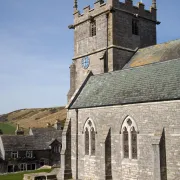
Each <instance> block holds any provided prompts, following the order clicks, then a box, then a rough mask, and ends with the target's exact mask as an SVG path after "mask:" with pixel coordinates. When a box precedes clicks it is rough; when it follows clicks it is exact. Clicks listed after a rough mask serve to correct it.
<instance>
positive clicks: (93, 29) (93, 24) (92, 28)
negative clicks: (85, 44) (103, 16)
mask: <svg viewBox="0 0 180 180" xmlns="http://www.w3.org/2000/svg"><path fill="white" fill-rule="evenodd" d="M90 36H91V37H92V36H96V21H95V20H92V21H91V22H90Z"/></svg>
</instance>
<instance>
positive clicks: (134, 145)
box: [131, 127, 137, 159]
mask: <svg viewBox="0 0 180 180" xmlns="http://www.w3.org/2000/svg"><path fill="white" fill-rule="evenodd" d="M131 148H132V159H137V132H136V130H135V128H134V127H133V128H132V131H131Z"/></svg>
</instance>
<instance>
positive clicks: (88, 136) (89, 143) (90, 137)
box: [84, 120, 96, 156]
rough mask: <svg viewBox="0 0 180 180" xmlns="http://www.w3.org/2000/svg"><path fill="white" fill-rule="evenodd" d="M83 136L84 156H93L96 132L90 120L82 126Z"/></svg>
mask: <svg viewBox="0 0 180 180" xmlns="http://www.w3.org/2000/svg"><path fill="white" fill-rule="evenodd" d="M84 136H85V155H93V156H94V155H95V150H96V145H95V144H96V132H95V127H94V123H93V122H92V121H91V120H87V121H86V123H85V126H84Z"/></svg>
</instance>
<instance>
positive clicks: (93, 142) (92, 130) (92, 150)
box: [91, 127, 95, 155]
mask: <svg viewBox="0 0 180 180" xmlns="http://www.w3.org/2000/svg"><path fill="white" fill-rule="evenodd" d="M91 154H92V155H95V131H94V128H93V127H92V128H91Z"/></svg>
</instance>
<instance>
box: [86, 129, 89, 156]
mask: <svg viewBox="0 0 180 180" xmlns="http://www.w3.org/2000/svg"><path fill="white" fill-rule="evenodd" d="M85 154H86V155H89V131H88V128H86V130H85Z"/></svg>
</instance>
